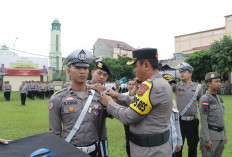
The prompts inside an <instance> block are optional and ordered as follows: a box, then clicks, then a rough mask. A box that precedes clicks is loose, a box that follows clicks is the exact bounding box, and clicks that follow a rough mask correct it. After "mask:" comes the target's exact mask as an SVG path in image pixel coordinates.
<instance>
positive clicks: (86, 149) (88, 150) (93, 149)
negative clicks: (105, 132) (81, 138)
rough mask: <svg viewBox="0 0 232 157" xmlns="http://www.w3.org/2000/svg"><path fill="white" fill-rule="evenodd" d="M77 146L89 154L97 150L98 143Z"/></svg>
mask: <svg viewBox="0 0 232 157" xmlns="http://www.w3.org/2000/svg"><path fill="white" fill-rule="evenodd" d="M77 148H78V149H80V150H82V151H83V152H85V153H87V154H89V153H92V152H93V151H95V150H96V144H93V145H91V146H86V147H77Z"/></svg>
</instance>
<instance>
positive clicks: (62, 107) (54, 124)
mask: <svg viewBox="0 0 232 157" xmlns="http://www.w3.org/2000/svg"><path fill="white" fill-rule="evenodd" d="M91 94H92V92H91V90H90V89H87V90H86V92H85V93H84V95H83V98H81V97H80V96H79V95H78V94H77V93H76V91H75V90H74V89H72V87H71V86H69V87H67V88H64V89H62V90H60V91H59V92H57V93H55V94H54V95H53V96H52V97H51V99H50V102H49V129H50V130H51V132H52V133H54V134H56V135H58V136H61V135H62V138H64V139H65V138H66V137H67V136H68V134H69V132H70V131H71V130H72V128H73V126H74V125H75V123H76V121H77V119H78V117H79V116H80V114H81V112H82V110H83V108H84V105H85V103H86V101H87V98H88V96H89V95H91ZM100 100H101V95H100V94H99V93H97V92H95V94H94V97H93V99H92V102H91V104H90V106H89V109H88V111H87V113H86V115H85V117H84V119H83V121H82V123H81V125H80V128H79V130H78V131H77V132H76V134H75V135H74V137H73V138H72V140H71V142H70V143H72V144H73V145H74V146H79V147H83V146H89V145H92V144H93V143H94V142H97V141H98V140H99V136H98V131H97V122H98V120H99V113H100V111H101V110H102V109H103V107H102V105H101V103H100ZM62 124H63V128H62ZM104 125H105V124H104ZM104 127H105V126H104ZM104 135H106V134H105V133H103V134H102V139H106V137H104Z"/></svg>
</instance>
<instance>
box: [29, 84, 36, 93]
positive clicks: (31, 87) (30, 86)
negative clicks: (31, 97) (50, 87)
mask: <svg viewBox="0 0 232 157" xmlns="http://www.w3.org/2000/svg"><path fill="white" fill-rule="evenodd" d="M29 88H30V89H29V91H34V90H35V84H34V83H30V85H29Z"/></svg>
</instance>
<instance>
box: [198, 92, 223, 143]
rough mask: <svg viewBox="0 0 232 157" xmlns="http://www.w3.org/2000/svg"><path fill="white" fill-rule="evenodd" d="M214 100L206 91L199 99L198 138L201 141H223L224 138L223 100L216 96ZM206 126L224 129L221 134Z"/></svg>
mask: <svg viewBox="0 0 232 157" xmlns="http://www.w3.org/2000/svg"><path fill="white" fill-rule="evenodd" d="M216 97H217V98H218V99H217V98H215V97H214V96H213V95H212V94H211V93H210V92H209V91H207V92H206V93H205V94H204V95H203V96H202V97H201V99H200V104H199V109H200V116H201V132H200V137H201V139H203V141H204V142H205V141H212V140H224V139H225V138H226V129H225V122H224V110H225V105H224V103H223V100H222V99H221V98H220V97H219V96H218V95H216ZM208 124H210V125H214V126H218V127H224V130H222V131H221V132H218V131H215V130H211V129H209V128H208Z"/></svg>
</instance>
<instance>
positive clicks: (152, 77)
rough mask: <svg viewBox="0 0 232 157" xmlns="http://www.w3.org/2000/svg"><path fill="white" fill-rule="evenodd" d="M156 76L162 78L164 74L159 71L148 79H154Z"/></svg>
mask: <svg viewBox="0 0 232 157" xmlns="http://www.w3.org/2000/svg"><path fill="white" fill-rule="evenodd" d="M155 78H162V75H161V74H160V73H159V72H158V73H156V74H154V75H152V76H151V77H149V78H148V79H147V80H148V81H149V80H154V79H155Z"/></svg>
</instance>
